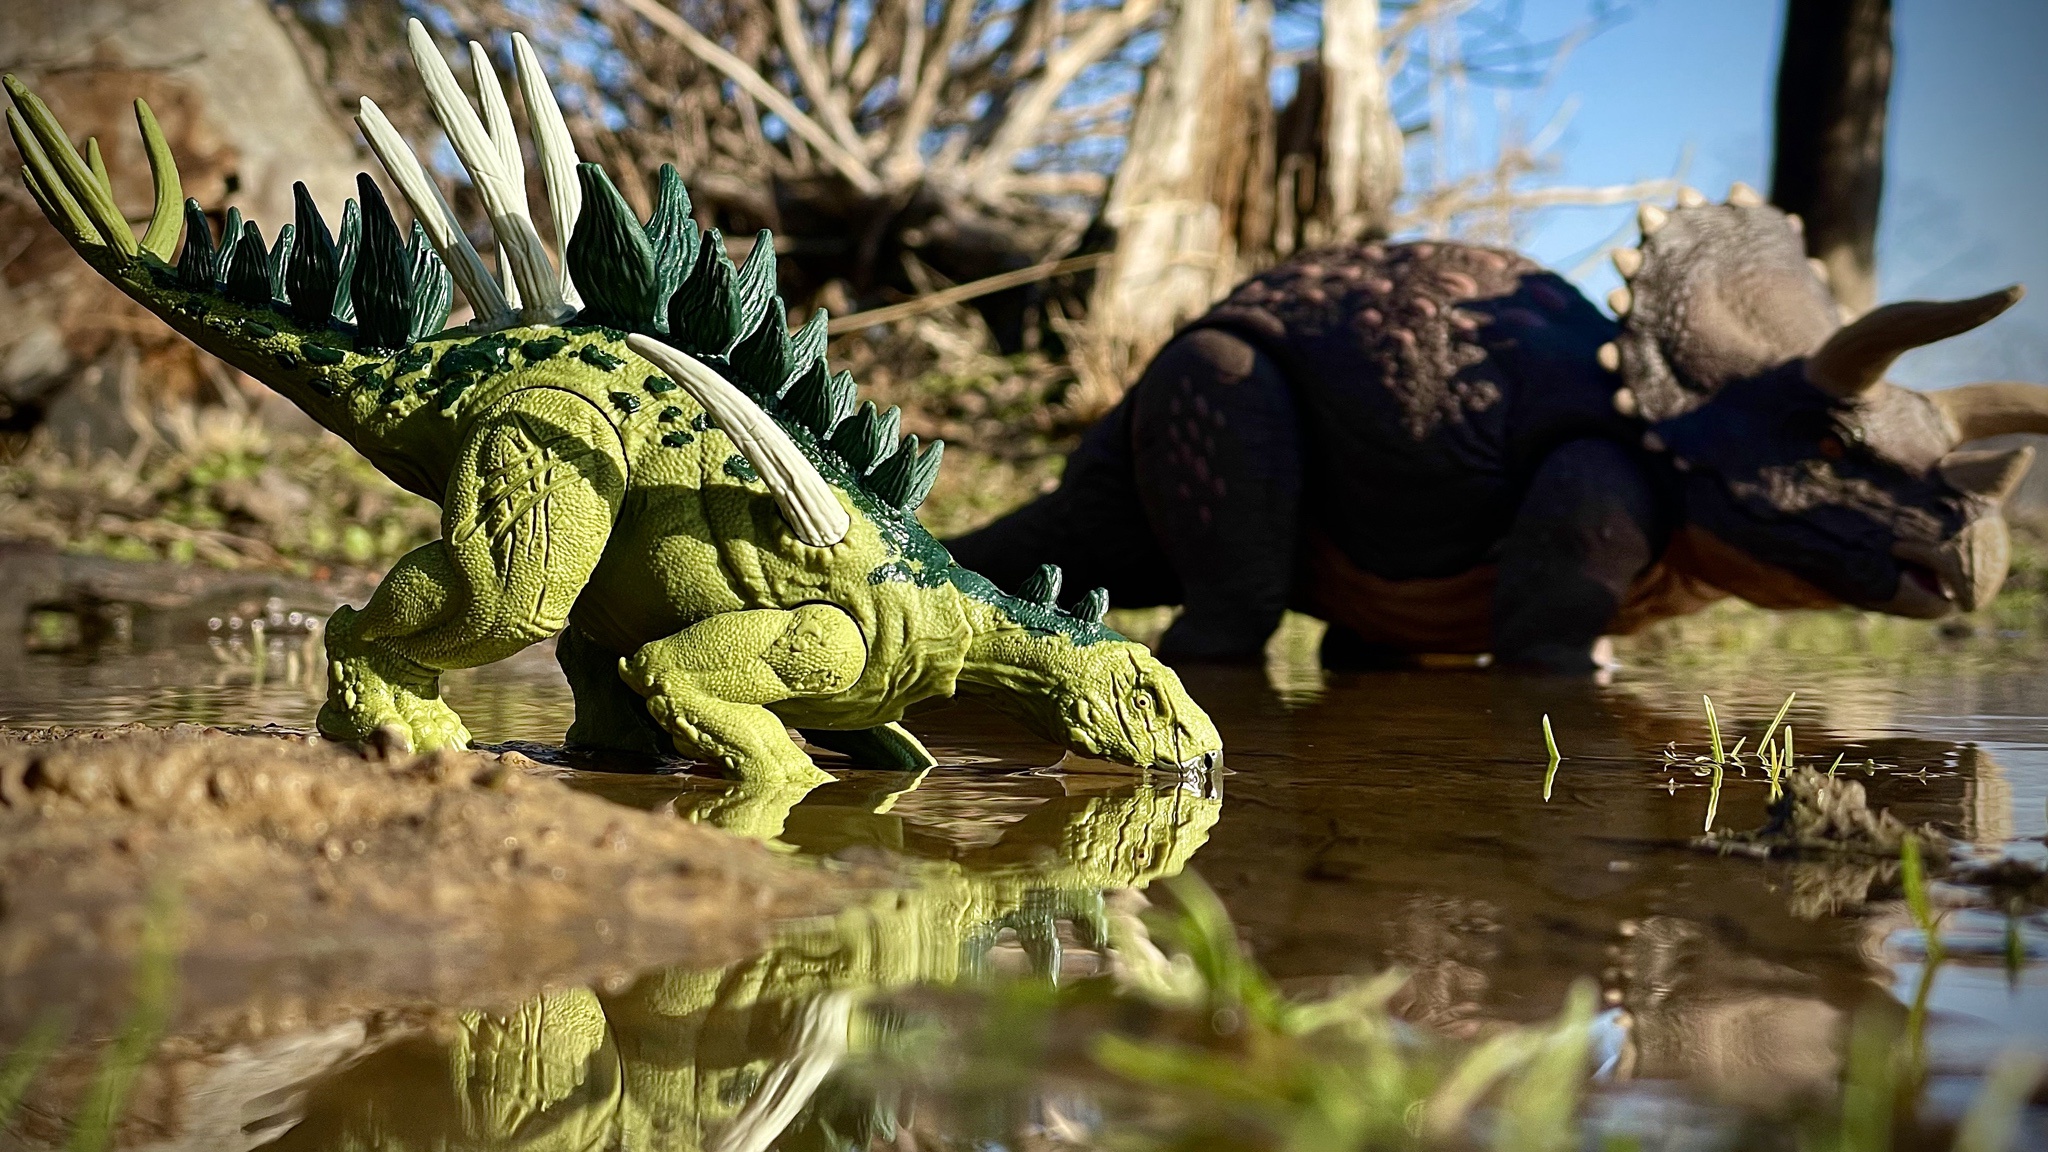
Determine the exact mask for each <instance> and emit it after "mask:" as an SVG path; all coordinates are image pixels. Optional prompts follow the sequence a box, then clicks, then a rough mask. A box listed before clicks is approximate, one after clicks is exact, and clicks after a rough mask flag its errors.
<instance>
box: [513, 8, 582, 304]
mask: <svg viewBox="0 0 2048 1152" xmlns="http://www.w3.org/2000/svg"><path fill="white" fill-rule="evenodd" d="M512 64H513V71H514V72H515V73H516V74H517V76H518V78H519V95H520V97H521V98H522V99H524V100H525V101H526V123H527V125H528V126H529V129H530V130H531V131H532V133H533V148H534V151H535V152H538V153H539V154H540V174H541V176H542V177H543V178H544V179H546V181H547V187H548V215H549V216H550V218H552V220H553V221H554V225H555V255H556V256H557V257H559V258H560V261H561V265H562V299H564V300H566V301H568V303H569V306H570V307H572V308H581V307H582V306H583V300H582V297H580V296H579V295H577V292H576V285H575V283H574V282H572V281H571V280H570V279H569V237H571V236H573V235H575V233H576V218H577V217H578V216H581V215H582V214H583V185H581V184H579V183H577V182H576V159H577V157H576V141H575V138H573V137H571V136H570V135H569V125H568V123H567V122H566V121H564V120H563V119H562V106H561V105H560V104H558V103H556V102H555V90H554V88H553V87H552V86H551V85H550V84H549V83H548V74H547V73H546V72H545V71H543V70H542V68H541V66H540V57H539V56H538V55H537V54H535V52H534V50H533V45H531V44H528V43H527V42H526V34H525V33H523V32H514V33H513V34H512Z"/></svg>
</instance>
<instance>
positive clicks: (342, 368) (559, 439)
mask: <svg viewBox="0 0 2048 1152" xmlns="http://www.w3.org/2000/svg"><path fill="white" fill-rule="evenodd" d="M98 254H100V255H101V256H102V258H101V259H96V260H94V263H95V265H96V266H98V267H99V269H100V271H101V272H102V273H103V274H104V275H106V276H107V277H108V279H110V280H113V281H114V282H115V283H116V284H118V285H119V286H120V287H122V288H123V289H124V290H126V291H127V292H128V293H129V294H130V295H132V296H134V297H135V298H136V299H138V300H140V301H142V302H143V303H144V304H146V305H147V306H149V307H150V308H151V309H152V310H153V311H155V312H157V314H159V315H160V316H162V317H164V319H165V320H167V321H168V322H170V323H171V325H172V326H173V327H175V328H177V329H178V330H179V331H180V332H181V333H183V334H184V335H186V336H187V337H189V338H191V339H192V340H193V341H194V342H195V343H197V344H199V345H200V346H201V347H204V348H206V349H207V350H208V351H211V352H213V353H215V354H216V355H219V356H220V357H221V358H222V359H224V360H226V361H228V362H229V363H231V364H233V365H234V366H235V367H237V368H240V369H242V370H243V371H245V372H247V373H249V374H250V375H252V376H255V377H256V378H257V379H259V380H262V381H264V382H265V383H266V384H269V385H270V386H271V387H273V388H275V389H276V390H277V391H279V392H280V393H282V394H284V395H285V396H286V397H288V398H290V399H291V400H292V401H293V402H294V403H296V404H298V405H299V406H300V407H301V408H303V409H305V410H306V411H307V412H308V413H309V414H310V415H311V416H313V418H314V419H316V420H318V421H319V422H320V423H321V424H322V425H324V426H325V427H327V428H329V429H331V430H332V431H334V432H335V433H336V434H338V435H340V436H342V437H343V438H344V439H346V440H348V441H349V443H351V444H352V445H354V446H355V447H356V449H357V450H358V451H360V452H362V453H363V455H364V456H365V457H367V458H368V459H369V460H370V461H371V462H372V463H373V464H375V465H376V466H377V467H378V468H379V469H380V470H382V471H383V472H384V473H385V474H386V475H388V476H390V477H391V478H392V479H393V480H394V481H396V482H397V483H399V484H400V485H402V486H404V487H405V488H407V489H409V490H410V491H413V492H417V493H419V494H420V495H422V496H425V497H427V498H429V499H432V500H434V501H436V502H437V503H439V504H441V506H442V508H443V509H444V511H443V518H442V530H443V535H442V539H440V540H436V541H434V542H433V543H430V544H427V545H424V546H422V547H420V548H419V549H416V550H415V551H413V552H412V553H410V554H408V555H407V556H406V557H404V558H403V559H402V560H401V561H400V562H399V563H398V565H397V566H396V567H394V568H393V569H392V571H391V573H390V574H389V575H388V576H387V577H386V578H385V580H384V582H383V584H382V585H381V586H380V587H379V588H378V590H377V592H376V594H375V595H374V596H373V597H372V598H371V600H370V602H369V604H368V605H366V606H365V607H364V608H362V609H361V610H355V609H350V608H342V609H339V610H337V611H336V613H335V615H334V617H333V619H332V620H331V621H330V624H329V628H328V636H327V647H328V655H329V658H330V665H329V670H330V688H329V695H328V701H327V704H326V706H325V707H324V708H322V709H321V712H320V720H319V727H320V731H321V732H322V733H323V734H325V735H328V736H331V737H335V738H338V739H348V740H357V739H364V738H367V737H369V736H370V735H371V734H373V733H375V732H377V731H378V730H379V729H386V728H395V729H396V730H397V732H398V733H399V734H401V735H402V736H403V737H404V738H405V739H407V740H409V741H410V742H411V744H412V746H413V747H415V748H419V749H428V748H439V747H459V746H462V745H464V744H466V743H467V742H468V740H469V733H468V731H467V729H465V728H464V727H463V725H462V722H461V720H460V718H459V717H457V716H456V714H455V712H454V710H453V709H451V708H450V707H449V706H448V705H447V703H446V702H445V701H443V700H442V699H441V696H440V691H439V674H440V673H441V672H442V671H445V670H447V669H451V668H467V667H474V666H477V665H481V664H487V663H491V662H493V661H496V660H501V659H504V658H505V657H507V656H510V655H512V654H513V653H515V652H517V651H519V650H520V649H522V648H524V647H526V646H528V645H530V644H533V643H535V642H537V641H540V640H543V639H545V638H547V637H549V636H552V635H554V634H555V633H557V632H559V631H561V630H562V629H563V628H564V627H565V626H568V625H571V624H573V626H574V629H575V631H576V633H578V634H579V641H580V642H579V643H574V644H571V645H570V650H571V651H572V652H576V653H581V654H582V658H583V659H584V660H585V661H586V662H595V663H597V664H598V665H599V666H597V667H581V668H575V667H572V668H570V669H569V672H570V680H571V684H572V687H575V688H576V689H577V717H578V719H577V725H576V726H575V727H574V728H572V729H571V736H572V738H573V739H575V740H577V741H578V742H580V743H584V744H591V745H598V746H609V747H618V748H628V749H646V748H648V747H649V746H650V731H649V727H648V724H647V723H646V722H645V721H639V720H638V719H637V718H638V717H639V716H649V717H651V720H652V722H653V724H654V725H656V726H658V727H659V729H660V730H661V731H662V732H663V733H664V734H665V735H666V736H667V737H668V738H669V739H670V740H671V741H672V742H673V746H674V747H675V748H676V749H677V750H678V751H680V752H682V753H683V754H684V755H688V756H691V757H695V758H700V759H703V760H707V761H710V762H712V763H714V764H717V765H719V766H720V767H721V768H723V769H724V770H726V771H727V772H729V773H731V774H733V775H736V776H740V777H744V778H749V779H786V780H816V779H821V778H823V777H822V773H820V772H819V771H818V769H817V768H816V767H815V766H814V765H813V764H812V763H811V762H810V759H809V757H808V756H806V755H805V754H804V753H803V752H802V751H801V750H800V749H798V748H797V747H796V746H795V745H794V744H793V743H791V742H790V740H789V739H788V738H787V735H786V732H785V728H784V726H785V725H792V726H796V727H801V728H807V729H823V730H836V731H846V732H859V731H870V730H877V729H879V730H880V731H875V732H874V734H873V736H871V737H870V738H869V743H870V745H871V747H870V748H867V749H863V751H865V752H866V753H867V754H866V755H862V754H860V753H859V752H856V753H855V755H856V759H857V762H860V763H863V764H864V765H867V766H874V767H903V766H910V765H914V764H915V763H916V762H917V759H918V757H919V755H920V754H921V752H922V750H921V749H918V748H917V747H916V744H915V741H914V740H911V739H910V738H909V737H908V734H907V733H903V732H902V730H901V729H900V728H888V727H885V726H888V725H892V724H894V722H895V721H897V720H899V719H901V717H902V716H903V714H904V711H905V710H906V709H907V708H909V707H910V706H912V705H914V704H917V703H919V702H920V701H924V700H927V699H931V698H935V697H948V696H951V695H953V694H954V693H955V692H957V691H968V692H977V691H978V692H985V693H986V694H987V695H988V697H989V699H990V700H991V701H992V702H993V703H994V704H996V705H997V706H998V707H999V708H1002V709H1003V710H1005V711H1007V712H1010V713H1012V714H1014V715H1016V716H1017V717H1018V718H1019V719H1021V720H1023V721H1024V722H1025V723H1026V724H1027V725H1029V726H1030V727H1032V728H1033V729H1035V730H1037V731H1038V732H1040V733H1041V734H1043V735H1045V736H1047V737H1048V738H1050V739H1053V740H1055V741H1056V742H1058V743H1060V744H1062V745H1064V746H1066V747H1068V748H1069V749H1071V750H1073V751H1076V752H1078V753H1081V754H1084V755H1088V756H1096V757H1102V758H1105V759H1111V760H1117V761H1120V762H1123V763H1128V764H1134V765H1140V766H1150V765H1154V764H1166V763H1174V764H1178V763H1183V762H1186V761H1188V760H1190V759H1193V758H1196V757H1200V756H1203V755H1206V754H1208V753H1212V752H1215V751H1218V750H1220V748H1221V741H1220V739H1219V738H1218V736H1217V735H1216V732H1215V729H1214V727H1213V726H1212V725H1211V724H1210V722H1209V720H1208V717H1207V716H1206V715H1204V714H1203V712H1202V711H1201V709H1200V708H1199V707H1198V706H1197V705H1195V704H1194V702H1193V701H1192V700H1190V699H1189V698H1188V697H1187V695H1186V693H1185V691H1184V690H1183V689H1182V688H1181V685H1180V682H1179V680H1178V678H1176V677H1175V676H1174V674H1173V673H1172V671H1171V670H1170V669H1167V668H1166V667H1164V666H1163V665H1160V664H1159V663H1158V662H1157V661H1155V660H1154V659H1153V658H1152V656H1151V655H1150V653H1149V652H1147V651H1146V650H1145V649H1144V648H1143V647H1141V646H1139V645H1136V644H1133V643H1131V642H1129V641H1126V640H1124V639H1123V638H1122V637H1119V636H1117V635H1116V634H1115V633H1114V632H1111V631H1109V630H1108V629H1105V628H1101V627H1099V626H1090V625H1087V624H1086V623H1085V622H1076V621H1075V620H1073V618H1071V617H1066V616H1064V615H1063V614H1056V613H1051V612H1047V611H1046V610H1044V609H1042V608H1040V607H1039V606H1037V605H1035V604H1031V603H1029V602H1026V601H1022V600H1017V599H1015V598H1012V597H1010V596H1007V595H1005V594H1003V593H1002V592H1000V591H998V590H997V589H995V588H994V587H993V586H992V585H990V584H988V582H987V581H985V580H982V579H980V578H979V577H977V576H975V575H974V574H972V573H970V572H966V571H965V570H962V569H959V568H957V567H955V566H954V565H953V564H952V563H951V558H950V557H949V556H947V555H946V553H945V551H944V549H943V548H941V547H940V546H939V545H938V543H937V542H936V541H934V540H933V539H932V538H931V537H930V536H929V535H928V534H927V533H925V531H924V529H923V528H922V527H921V526H920V525H918V523H917V521H916V518H915V517H914V516H911V515H908V514H903V513H897V512H896V511H895V510H894V509H889V508H885V507H881V506H880V505H878V503H877V502H876V501H875V500H874V499H873V497H871V496H870V495H869V494H868V493H867V492H866V491H865V490H864V489H863V488H861V487H860V486H859V485H857V484H851V483H842V481H844V480H846V479H847V478H846V477H845V474H844V471H843V468H842V466H840V465H839V464H838V463H837V462H836V460H834V459H833V458H832V457H830V456H827V455H825V454H823V453H815V452H813V451H812V448H813V445H812V444H811V443H810V441H809V440H808V434H807V433H805V432H804V431H803V430H802V429H800V428H799V429H795V430H793V435H795V436H796V438H797V439H798V443H799V445H800V446H802V447H804V448H805V449H806V452H807V454H810V455H812V458H813V460H814V462H815V463H817V464H818V465H819V466H820V471H821V473H822V474H823V475H825V476H826V477H827V478H828V479H829V480H832V481H833V482H834V487H835V490H837V491H838V493H839V495H840V497H841V499H842V501H843V503H844V504H845V505H846V507H847V508H848V509H849V511H850V512H851V513H852V519H853V528H852V531H851V533H850V534H849V535H848V537H847V539H846V540H845V541H843V542H841V543H840V544H838V545H836V546H833V547H831V548H814V547H811V546H809V545H806V544H804V543H802V542H801V541H799V540H798V539H797V538H796V537H795V536H794V535H793V534H792V533H791V532H790V530H789V528H788V526H787V524H786V523H785V522H784V520H783V518H782V515H781V513H780V511H779V509H778V508H777V506H776V505H775V503H774V501H773V499H772V498H771V497H770V495H769V493H768V490H767V488H766V486H765V485H763V484H762V482H761V481H760V480H758V479H756V478H754V477H753V473H752V469H751V468H750V467H748V466H747V464H746V461H745V460H744V458H742V457H741V456H739V455H738V454H737V452H736V451H735V450H734V448H733V445H732V443H731V441H730V440H728V439H727V438H726V436H725V434H724V433H723V432H721V431H719V430H718V429H717V428H715V427H711V426H709V425H708V421H707V420H706V418H705V416H704V413H703V411H702V409H700V408H699V407H698V406H697V405H696V404H695V403H694V402H693V401H692V400H691V399H690V398H689V396H688V395H687V393H685V392H683V391H682V390H681V389H680V388H673V387H669V386H668V385H669V381H668V380H667V379H666V378H665V377H664V376H663V375H662V374H661V373H660V372H659V371H658V370H656V369H655V368H654V367H653V366H651V365H650V364H648V363H647V362H646V361H645V360H643V359H641V358H640V357H639V356H638V355H636V354H635V353H634V352H633V351H632V350H631V349H630V348H628V347H627V346H626V344H625V343H624V341H623V339H622V334H620V333H618V332H616V331H613V330H611V329H606V328H599V327H586V328H574V327H572V328H546V327H530V328H513V329H508V330H505V331H503V332H498V333H492V334H489V335H486V336H474V335H470V334H467V333H465V332H462V331H461V330H451V331H450V332H446V333H442V334H441V335H439V336H436V337H432V338H429V339H428V340H425V341H422V342H420V343H418V344H415V345H414V346H412V347H411V348H409V349H407V350H405V351H404V352H401V353H398V354H395V355H391V356H384V355H381V354H380V355H368V356H366V355H362V354H360V353H358V352H356V351H355V350H354V348H352V347H351V346H350V342H349V340H348V339H347V337H346V336H345V335H342V334H340V333H318V334H306V333H301V332H298V331H296V330H294V329H293V327H292V326H291V322H290V320H289V319H288V318H286V317H284V316H281V315H278V314H277V313H274V312H270V311H265V310H258V309H250V308H246V307H243V306H241V305H239V304H236V303H234V302H232V301H230V300H227V299H226V298H224V297H222V296H219V295H216V294H211V293H202V292H193V291H189V290H187V289H185V288H184V287H182V286H181V285H179V284H178V283H177V282H176V281H175V280H174V279H173V278H172V277H171V275H170V274H169V271H168V269H167V268H166V267H165V266H164V265H162V264H160V263H159V262H157V261H156V260H155V259H154V258H153V257H150V256H148V255H146V254H145V255H143V256H141V257H139V258H137V259H135V260H132V261H122V260H119V259H116V258H112V257H111V256H110V255H108V254H107V253H106V250H105V249H100V250H98ZM309 349H310V350H312V351H310V353H309ZM492 349H503V353H502V356H500V357H497V358H496V360H495V363H496V365H497V367H495V369H493V370H481V371H480V370H474V369H470V368H468V367H467V366H466V365H464V361H463V357H468V358H469V359H470V361H471V362H472V363H476V362H480V361H481V359H482V356H483V354H484V353H488V352H489V351H490V350H492ZM529 349H530V350H531V352H530V353H529ZM586 349H587V350H590V351H589V352H586ZM593 353H602V354H603V355H602V356H596V355H594V354H593ZM309 355H310V356H312V357H314V358H318V359H326V360H333V361H334V362H333V363H330V364H317V363H313V362H312V361H311V360H309V358H308V357H309ZM451 355H457V359H456V361H455V363H456V365H458V366H459V367H462V368H463V369H464V370H460V371H451V370H449V369H448V368H447V367H445V362H446V361H447V360H448V358H449V357H450V356H451ZM606 358H609V359H606ZM485 362H487V361H485ZM611 362H616V364H617V366H616V367H607V366H606V365H608V364H609V363H611ZM682 437H687V438H688V441H687V443H682V444H681V445H680V446H678V445H676V444H675V443H674V441H675V440H678V439H680V438H682ZM665 438H666V440H667V442H665ZM621 657H623V658H624V659H623V662H621ZM575 658H576V657H574V656H572V657H569V658H567V659H565V665H566V664H567V663H568V660H569V659H575ZM605 665H609V666H610V667H606V666H605ZM610 668H617V669H618V671H616V672H613V671H611V670H610ZM627 688H630V689H631V690H632V692H633V693H636V694H637V695H625V694H624V692H623V691H622V689H627ZM642 699H644V700H645V705H644V707H643V705H641V703H640V701H641V700H642ZM822 739H829V737H824V738H822Z"/></svg>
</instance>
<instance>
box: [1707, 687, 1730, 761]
mask: <svg viewBox="0 0 2048 1152" xmlns="http://www.w3.org/2000/svg"><path fill="white" fill-rule="evenodd" d="M1700 702H1701V703H1703V704H1705V705H1706V706H1707V735H1708V736H1710V737H1712V739H1713V743H1714V763H1716V764H1723V763H1726V762H1727V760H1728V757H1727V754H1726V753H1724V752H1723V751H1722V750H1721V718H1720V717H1719V716H1716V715H1714V698H1713V697H1712V696H1701V697H1700Z"/></svg>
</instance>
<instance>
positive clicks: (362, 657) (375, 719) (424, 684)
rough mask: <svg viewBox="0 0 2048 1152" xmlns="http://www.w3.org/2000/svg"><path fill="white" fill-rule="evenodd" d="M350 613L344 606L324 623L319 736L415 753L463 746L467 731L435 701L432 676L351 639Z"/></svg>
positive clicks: (438, 695) (436, 689) (451, 711)
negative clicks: (324, 699) (324, 661)
mask: <svg viewBox="0 0 2048 1152" xmlns="http://www.w3.org/2000/svg"><path fill="white" fill-rule="evenodd" d="M355 615H356V613H355V610H354V609H352V608H348V607H345V606H344V607H342V608H338V609H336V610H335V613H334V616H333V617H332V618H331V619H330V620H329V621H328V625H327V702H326V703H325V704H323V705H321V707H320V718H319V720H318V721H317V722H316V723H317V726H318V728H319V730H320V734H321V735H322V736H325V737H327V738H328V739H330V740H345V741H350V742H353V743H372V742H374V743H378V744H380V745H402V746H405V747H409V748H410V749H411V750H412V751H415V752H432V751H435V750H438V749H441V748H467V747H469V739H470V737H469V729H468V728H466V727H464V726H463V723H462V717H460V716H457V715H456V714H455V709H453V708H450V707H449V706H448V703H447V701H445V700H442V699H441V690H440V685H439V683H438V682H437V680H436V678H435V677H434V676H432V675H431V674H425V675H423V674H421V673H420V672H419V671H418V670H417V669H414V668H412V667H408V666H407V665H408V663H409V662H406V661H401V660H399V659H397V658H395V657H392V656H389V655H387V654H384V653H380V652H377V651H375V650H374V649H373V648H371V647H370V646H369V645H368V644H365V643H363V642H361V641H358V640H356V639H354V637H353V635H352V633H353V628H352V622H353V619H354V617H355Z"/></svg>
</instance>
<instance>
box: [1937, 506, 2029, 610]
mask: <svg viewBox="0 0 2048 1152" xmlns="http://www.w3.org/2000/svg"><path fill="white" fill-rule="evenodd" d="M2011 562H2012V535H2011V533H2010V532H2008V531H2007V530H2006V527H2005V517H2003V516H1999V515H1996V514H1992V515H1988V516H1980V517H1978V518H1977V519H1976V520H1974V521H1971V523H1970V524H1969V526H1968V527H1966V528H1964V529H1963V530H1962V531H1961V532H1958V533H1956V536H1955V539H1953V540H1950V541H1949V542H1948V543H1947V544H1944V545H1943V546H1942V549H1941V582H1942V583H1943V584H1944V585H1946V586H1947V587H1948V590H1949V593H1950V594H1951V595H1953V596H1954V597H1955V599H1956V607H1958V608H1961V609H1962V610H1963V611H1965V612H1975V611H1976V610H1977V609H1978V608H1981V607H1983V606H1984V605H1986V604H1989V603H1991V598H1992V597H1993V596H1996V595H1998V589H1999V586H2000V585H2002V584H2004V583H2005V570H2006V566H2007V565H2009V564H2010V563H2011Z"/></svg>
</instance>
